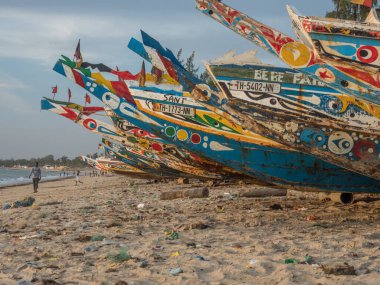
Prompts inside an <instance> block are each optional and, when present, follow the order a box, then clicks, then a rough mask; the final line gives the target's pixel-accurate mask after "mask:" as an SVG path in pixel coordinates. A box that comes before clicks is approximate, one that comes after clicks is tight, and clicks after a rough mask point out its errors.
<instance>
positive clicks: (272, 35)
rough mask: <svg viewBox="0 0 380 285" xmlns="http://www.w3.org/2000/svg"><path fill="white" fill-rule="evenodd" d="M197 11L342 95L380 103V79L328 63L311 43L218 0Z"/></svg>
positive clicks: (204, 1)
mask: <svg viewBox="0 0 380 285" xmlns="http://www.w3.org/2000/svg"><path fill="white" fill-rule="evenodd" d="M196 3H197V9H198V10H200V11H201V12H202V13H204V14H205V15H207V16H209V17H211V18H213V19H214V20H216V21H217V22H219V23H221V24H223V25H224V26H226V27H227V28H229V29H231V30H233V31H234V32H236V33H238V34H239V35H241V36H243V37H244V38H246V39H248V40H249V41H251V42H253V43H254V44H256V45H258V46H259V47H261V48H263V49H265V50H266V51H268V52H270V53H272V54H274V55H275V56H277V57H278V58H280V59H281V60H282V61H284V62H285V63H286V64H287V65H289V66H290V67H291V68H294V69H296V70H298V71H300V72H302V73H306V74H308V75H309V76H311V77H313V78H315V79H317V80H320V81H322V82H325V83H326V84H327V85H329V86H330V87H332V88H334V89H336V90H339V91H340V92H342V93H346V94H348V95H351V96H354V97H356V98H357V99H359V100H366V101H368V102H370V103H373V104H377V105H379V104H380V78H378V76H376V75H374V76H373V75H371V74H369V73H368V72H366V71H363V70H358V69H355V70H354V69H353V68H352V66H350V65H347V64H345V63H344V62H339V64H338V63H332V62H325V61H323V59H321V58H320V57H319V55H318V53H317V52H316V51H315V50H314V49H312V48H311V47H309V46H308V45H307V44H304V43H302V42H297V41H295V40H294V39H292V38H290V37H288V36H286V35H284V34H283V33H281V32H279V31H277V30H275V29H273V28H271V27H269V26H267V25H264V24H263V23H260V22H258V21H256V20H254V19H252V18H250V17H249V16H248V15H246V14H244V13H241V12H240V11H237V10H235V9H233V8H231V7H229V6H228V5H226V4H224V3H221V2H220V1H217V0H196Z"/></svg>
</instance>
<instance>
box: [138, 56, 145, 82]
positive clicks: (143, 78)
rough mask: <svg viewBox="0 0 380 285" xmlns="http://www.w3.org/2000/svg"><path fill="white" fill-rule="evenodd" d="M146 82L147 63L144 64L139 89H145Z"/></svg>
mask: <svg viewBox="0 0 380 285" xmlns="http://www.w3.org/2000/svg"><path fill="white" fill-rule="evenodd" d="M145 82H146V71H145V61H143V62H142V66H141V71H140V76H139V87H144V86H145Z"/></svg>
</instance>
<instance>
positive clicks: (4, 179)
mask: <svg viewBox="0 0 380 285" xmlns="http://www.w3.org/2000/svg"><path fill="white" fill-rule="evenodd" d="M41 171H42V181H44V180H52V179H57V178H60V176H59V175H60V173H61V172H58V171H57V172H55V171H46V170H43V169H41ZM29 174H30V169H9V168H0V187H1V186H11V185H18V184H25V183H27V182H32V179H30V178H29ZM70 174H71V173H70Z"/></svg>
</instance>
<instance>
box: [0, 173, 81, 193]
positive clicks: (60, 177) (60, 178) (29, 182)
mask: <svg viewBox="0 0 380 285" xmlns="http://www.w3.org/2000/svg"><path fill="white" fill-rule="evenodd" d="M70 178H71V179H74V176H57V177H55V178H51V179H44V178H42V179H41V181H40V182H39V183H46V182H53V181H59V180H66V179H70ZM31 184H33V181H32V180H31V179H30V181H23V182H20V183H16V184H12V185H0V190H2V189H5V188H14V187H18V186H25V185H31Z"/></svg>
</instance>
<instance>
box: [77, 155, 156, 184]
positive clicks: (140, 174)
mask: <svg viewBox="0 0 380 285" xmlns="http://www.w3.org/2000/svg"><path fill="white" fill-rule="evenodd" d="M81 159H82V160H83V161H84V162H86V163H87V164H88V165H89V166H91V167H94V168H95V169H97V170H100V171H103V172H112V173H115V174H118V175H125V176H128V177H132V178H139V179H150V178H155V177H156V176H154V175H150V174H148V173H146V172H144V171H142V170H140V169H137V168H134V167H131V166H129V165H127V164H125V163H123V162H121V161H119V160H117V159H109V158H105V157H101V158H97V159H92V158H90V157H87V156H81Z"/></svg>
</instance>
